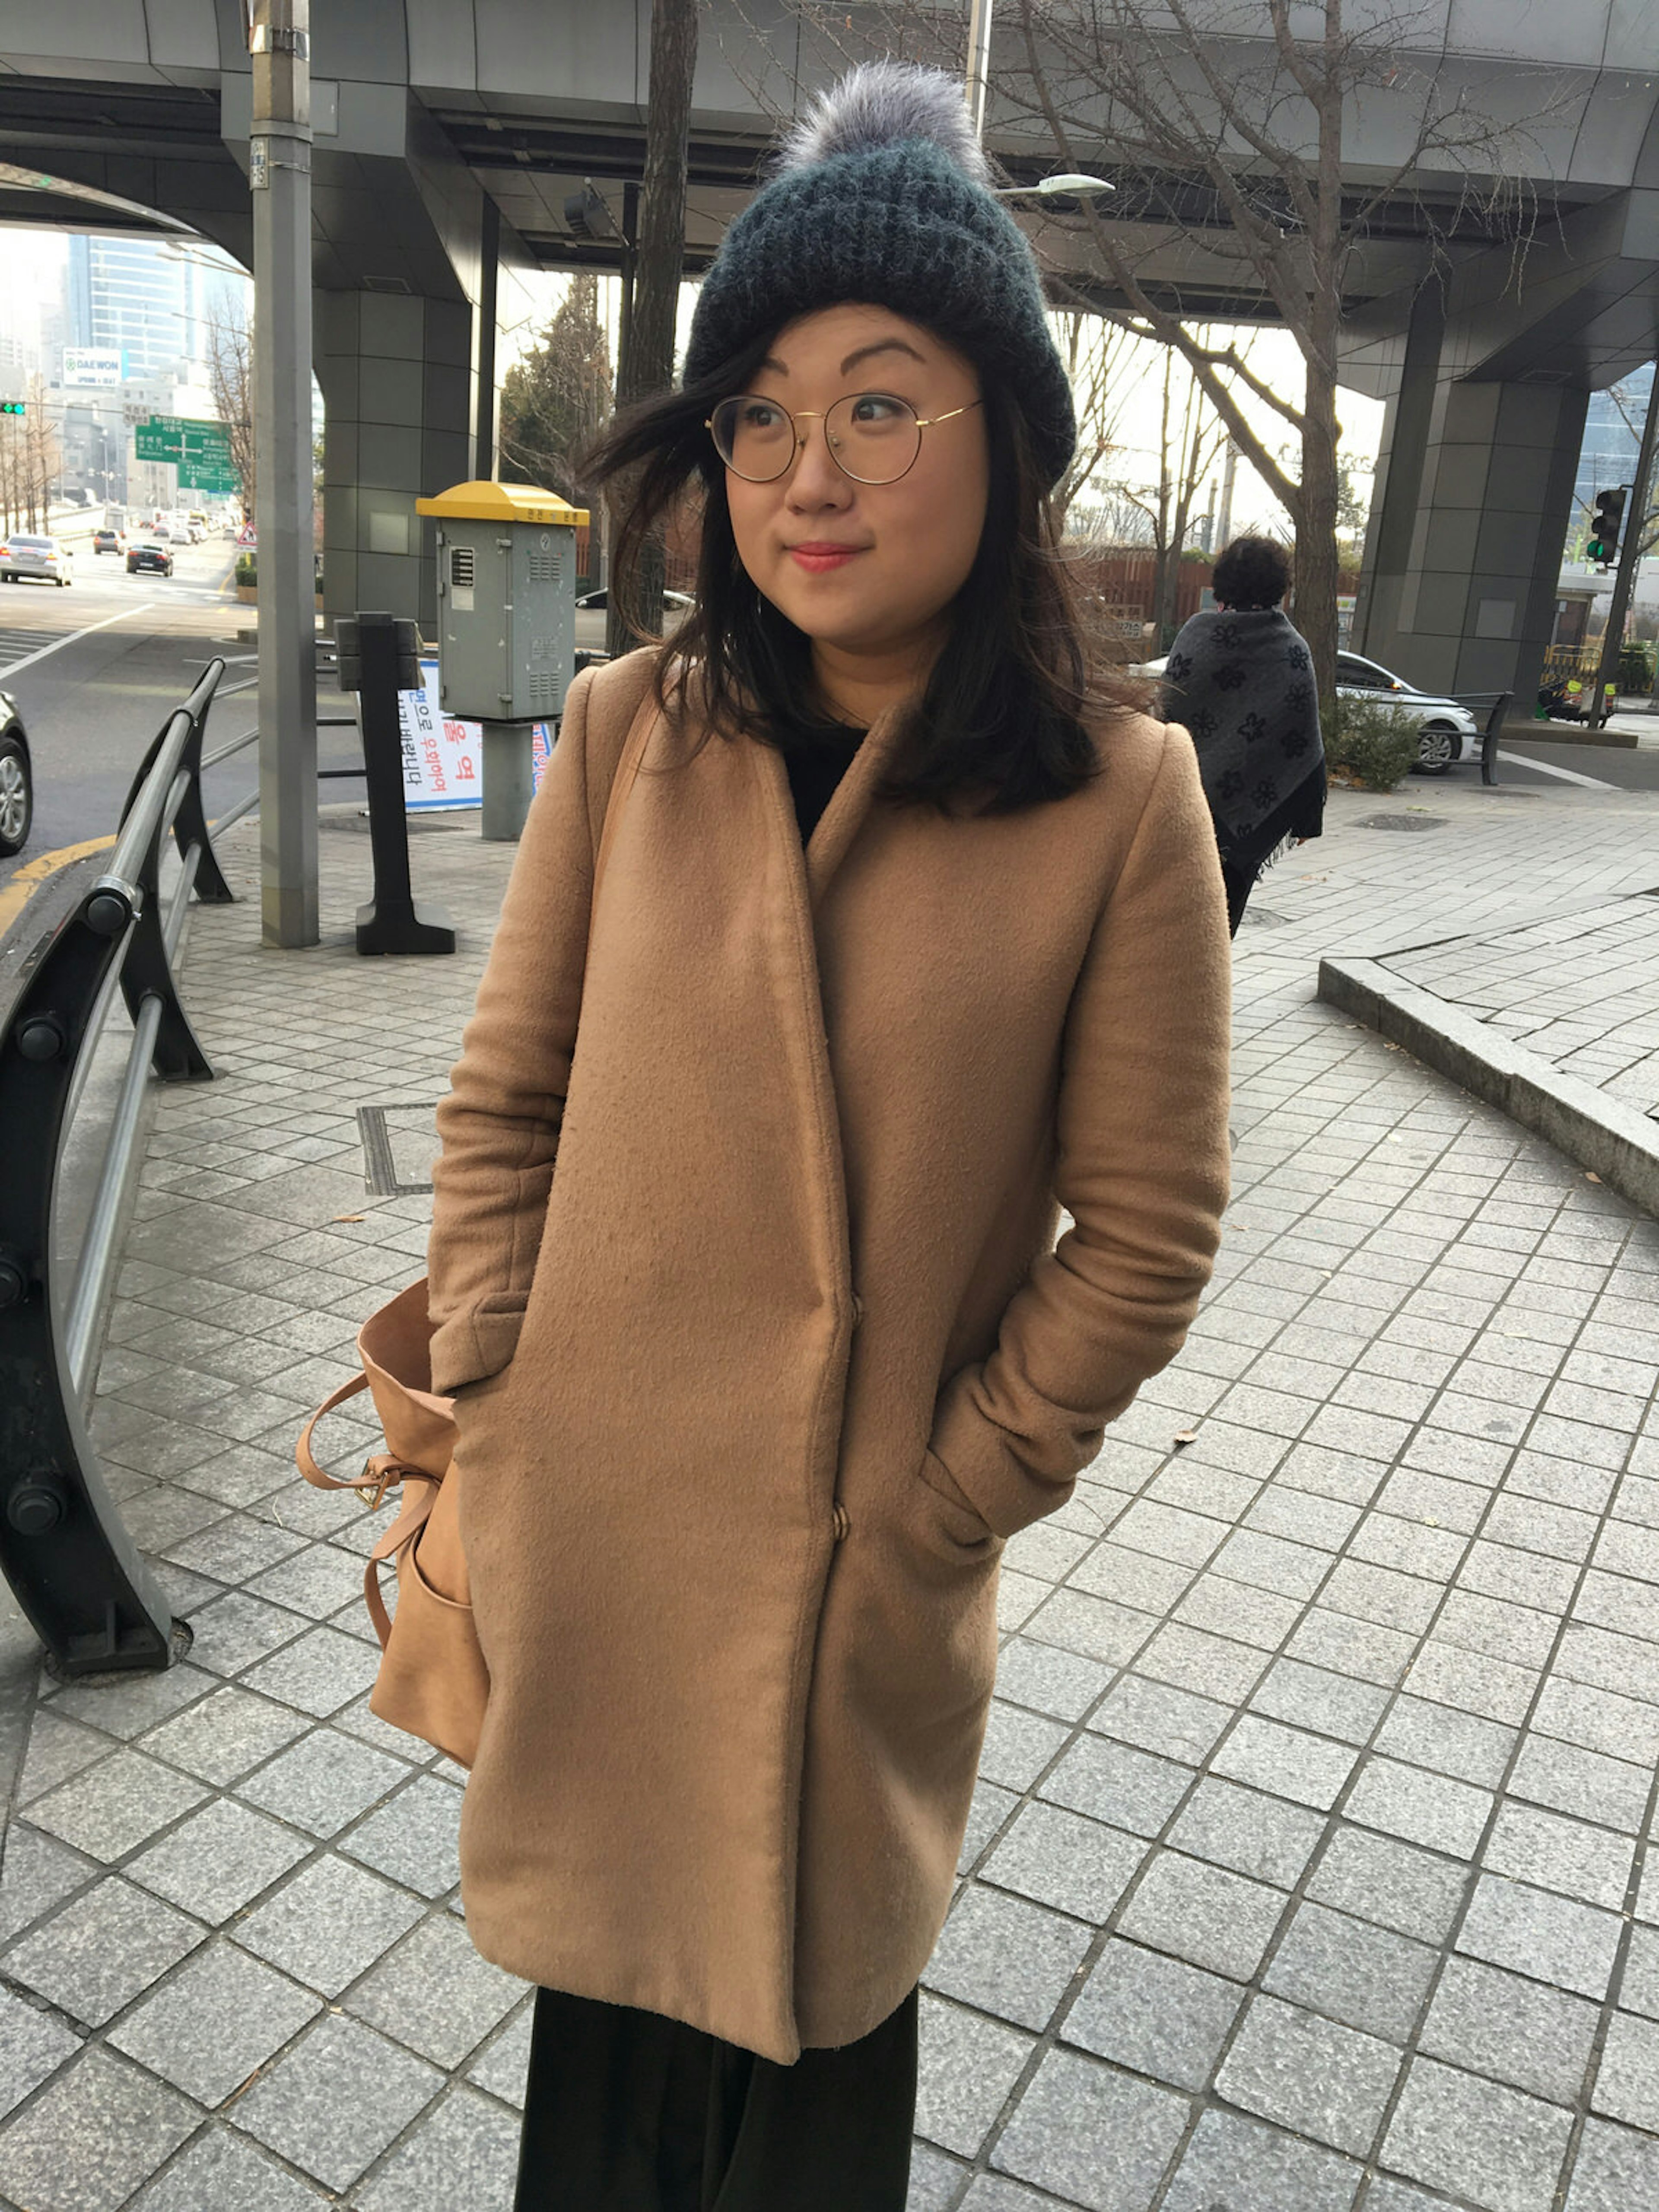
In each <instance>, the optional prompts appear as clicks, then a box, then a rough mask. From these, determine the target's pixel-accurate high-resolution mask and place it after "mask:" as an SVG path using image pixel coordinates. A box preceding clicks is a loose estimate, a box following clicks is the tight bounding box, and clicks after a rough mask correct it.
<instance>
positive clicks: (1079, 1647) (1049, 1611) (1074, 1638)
mask: <svg viewBox="0 0 1659 2212" xmlns="http://www.w3.org/2000/svg"><path fill="white" fill-rule="evenodd" d="M1023 1626H1024V1632H1025V1633H1026V1635H1028V1636H1032V1637H1035V1638H1037V1639H1038V1640H1039V1641H1040V1642H1042V1643H1044V1644H1060V1646H1061V1647H1062V1648H1063V1649H1064V1650H1067V1651H1076V1652H1080V1653H1081V1654H1082V1656H1084V1657H1085V1659H1097V1660H1101V1661H1103V1662H1105V1664H1106V1665H1108V1666H1109V1667H1127V1665H1128V1663H1129V1662H1130V1660H1131V1659H1133V1657H1134V1656H1135V1654H1136V1652H1137V1651H1139V1649H1140V1647H1141V1645H1142V1644H1144V1643H1145V1642H1146V1638H1148V1637H1149V1636H1150V1635H1151V1634H1152V1631H1153V1630H1154V1629H1155V1628H1156V1627H1157V1626H1158V1619H1157V1616H1156V1614H1154V1613H1139V1612H1137V1611H1136V1610H1134V1609H1133V1607H1129V1606H1127V1605H1113V1604H1111V1603H1110V1602H1109V1601H1108V1600H1106V1599H1104V1598H1098V1597H1091V1596H1090V1595H1089V1594H1088V1592H1087V1591H1086V1590H1074V1589H1057V1590H1056V1591H1055V1592H1054V1595H1053V1596H1052V1597H1050V1598H1047V1599H1045V1600H1044V1601H1043V1602H1042V1605H1040V1606H1039V1607H1037V1609H1036V1612H1035V1613H1033V1614H1032V1615H1031V1616H1030V1620H1027V1621H1025V1622H1024V1624H1023Z"/></svg>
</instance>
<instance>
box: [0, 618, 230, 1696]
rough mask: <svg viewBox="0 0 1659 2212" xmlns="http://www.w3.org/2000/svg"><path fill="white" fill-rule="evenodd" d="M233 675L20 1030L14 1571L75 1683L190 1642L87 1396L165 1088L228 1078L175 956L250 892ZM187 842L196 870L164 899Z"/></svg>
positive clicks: (13, 1268) (3, 1209) (12, 1174)
mask: <svg viewBox="0 0 1659 2212" xmlns="http://www.w3.org/2000/svg"><path fill="white" fill-rule="evenodd" d="M224 666H225V664H224V662H223V661H222V660H213V661H210V663H209V664H208V666H207V668H206V670H205V671H204V674H203V676H202V678H201V681H200V682H199V683H198V684H197V685H196V687H195V689H194V690H192V691H191V694H190V696H189V697H188V698H187V699H185V701H184V702H183V703H182V704H181V705H180V706H179V707H178V708H175V709H174V710H173V712H172V713H171V714H169V715H168V716H167V720H166V721H165V722H164V723H163V724H162V726H161V729H160V731H159V732H157V733H156V736H155V740H154V741H153V743H152V744H150V746H149V749H148V750H147V751H146V753H145V755H144V757H143V760H142V761H141V762H140V763H139V766H138V769H137V774H136V775H135V776H134V777H133V781H132V786H131V790H130V791H129V793H128V794H127V799H126V804H125V806H124V807H123V808H122V811H121V821H120V826H119V829H118V832H117V836H116V841H115V845H114V848H113V850H112V853H111V854H110V856H109V860H108V862H107V864H106V866H105V868H104V869H103V871H102V872H101V873H100V875H99V876H98V877H97V878H96V879H95V880H94V882H93V883H92V884H90V886H89V887H88V889H87V890H85V891H84V892H83V893H82V896H81V897H80V898H79V900H78V901H77V902H76V905H75V906H74V907H73V908H71V909H70V913H69V914H68V915H65V917H64V920H63V921H62V922H61V923H60V924H59V926H58V929H57V930H56V931H55V932H54V933H53V935H52V939H51V940H50V942H49V943H48V944H47V945H46V950H45V951H44V952H43V953H42V955H41V956H40V959H39V961H38V962H37V963H36V964H35V967H34V969H33V973H32V974H31V975H30V976H29V978H28V981H27V983H26V984H25V986H24V987H23V989H22V991H21V993H20V994H19V996H18V998H17V1000H16V1002H15V1005H14V1006H13V1007H12V1008H11V1010H10V1012H9V1015H8V1016H7V1017H6V1018H5V1020H4V1024H3V1026H0V1158H3V1159H4V1162H5V1168H4V1171H3V1173H0V1374H3V1376H5V1378H6V1385H5V1388H4V1389H0V1571H3V1572H4V1574H5V1577H6V1579H7V1581H8V1582H9V1583H10V1585H11V1588H12V1590H13V1592H14V1594H15V1596H16V1598H17V1601H18V1603H19V1605H20V1606H21V1607H22V1609H23V1612H24V1613H26V1614H27V1618H28V1620H29V1621H30V1623H31V1624H32V1626H33V1628H34V1630H35V1632H36V1633H37V1634H38V1635H39V1636H40V1640H41V1642H42V1644H45V1646H46V1655H47V1665H48V1668H49V1669H50V1670H51V1671H52V1673H54V1674H59V1675H64V1676H69V1675H78V1674H94V1673H103V1672H106V1671H126V1670H130V1669H132V1668H145V1667H149V1668H160V1667H166V1666H167V1665H169V1664H170V1663H171V1662H172V1661H173V1659H174V1658H176V1657H178V1656H179V1654H180V1652H181V1651H182V1650H185V1649H186V1648H187V1647H188V1643H189V1635H190V1632H189V1629H188V1626H187V1625H186V1624H185V1623H184V1622H182V1621H178V1620H174V1619H173V1614H172V1611H171V1608H170V1607H169V1606H168V1604H167V1598H166V1595H165V1594H164V1593H163V1591H162V1589H161V1585H160V1584H159V1583H158V1582H157V1581H156V1579H155V1576H154V1574H153V1573H152V1572H151V1571H150V1569H149V1566H148V1565H147V1564H146V1563H145V1561H144V1559H143V1556H142V1554H141V1553H140V1552H139V1550H138V1547H137V1544H136V1542H135V1541H134V1540H133V1538H132V1535H131V1532H130V1531H129V1530H128V1529H127V1528H126V1526H125V1523H124V1522H123V1521H122V1519H121V1516H120V1513H119V1511H118V1509H117V1507H116V1505H115V1503H114V1501H113V1499H112V1498H111V1496H110V1493H109V1490H108V1486H107V1485H106V1482H105V1480H104V1477H103V1473H102V1470H101V1468H100V1463H99V1460H98V1455H97V1451H96V1449H95V1447H94V1444H93V1443H92V1440H91V1437H90V1435H89V1433H88V1428H87V1424H86V1418H85V1413H84V1411H83V1406H82V1400H83V1396H84V1394H85V1390H86V1387H87V1384H88V1382H89V1381H90V1370H91V1355H92V1351H93V1347H94V1343H95V1340H96V1334H97V1320H98V1316H99V1315H100V1312H101V1310H102V1308H103V1304H104V1301H105V1297H106V1292H107V1289H108V1285H109V1283H110V1280H111V1278H112V1273H113V1268H114V1262H115V1258H116V1253H117V1249H118V1244H117V1240H118V1231H119V1228H120V1225H121V1222H122V1219H123V1218H124V1216H125V1210H126V1200H127V1196H128V1194H129V1191H130V1188H131V1178H132V1174H133V1171H134V1169H135V1166H136V1163H137V1134H138V1130H139V1127H140V1123H141V1119H142V1113H143V1099H144V1095H145V1092H146V1090H147V1088H148V1079H149V1074H150V1073H151V1072H152V1071H153V1072H154V1073H155V1074H156V1075H158V1076H160V1077H161V1079H163V1080H164V1081H179V1080H185V1081H190V1080H196V1081H200V1080H205V1079H210V1078H211V1076H212V1073H213V1070H212V1068H211V1066H210V1065H209V1062H208V1060H207V1056H206V1054H204V1052H203V1050H202V1048H201V1046H200V1044H199V1043H198V1042H197V1038H196V1035H195V1032H194V1031H193V1030H192V1029H191V1025H190V1022H189V1020H188V1018H187V1017H186V1016H185V1011H184V1008H183V1006H182V1005H181V1004H180V1002H179V993H178V988H177V985H176V983H175V981H174V978H173V952H174V950H175V948H176V946H177V943H178V939H179V930H180V928H181V927H182V925H183V921H184V909H185V904H186V902H188V901H189V900H190V899H191V897H192V896H194V897H195V898H197V899H198V900H203V901H205V902H211V903H214V904H222V903H224V902H228V900H229V899H230V898H231V896H232V894H231V890H230V888H229V885H228V884H227V883H226V882H225V879H224V877H223V875H222V873H221V872H220V868H219V864H218V861H217V860H216V858H215V856H214V852H213V845H212V840H211V836H210V832H209V829H208V824H207V819H206V815H205V813H204V808H203V803H202V765H203V763H202V741H203V737H204V732H205V730H206V726H207V718H208V713H209V709H210V707H211V705H212V703H213V699H214V696H215V693H216V690H217V689H218V684H219V679H220V678H221V676H222V674H223V673H224ZM169 835H170V836H172V838H173V843H174V845H175V847H176V848H177V851H178V856H179V864H180V875H179V884H178V886H177V889H176V890H174V891H173V893H172V895H171V897H170V900H169V901H167V902H163V900H162V897H161V865H162V856H163V854H164V851H165V848H166V845H167V838H168V836H169ZM112 981H115V982H118V985H119V987H120V990H121V993H122V994H123V996H124V998H125V1000H126V1004H127V1007H128V1010H129V1012H131V1016H132V1021H133V1032H134V1034H133V1044H132V1050H131V1054H130V1056H129V1059H128V1063H127V1068H126V1073H125V1079H124V1080H123V1082H122V1085H121V1089H120V1095H119V1098H118V1103H117V1106H116V1110H115V1115H114V1118H113V1121H112V1127H111V1131H110V1135H109V1139H108V1143H107V1146H106V1152H105V1156H104V1161H103V1165H102V1168H101V1170H100V1175H99V1179H98V1187H97V1190H96V1193H95V1194H94V1200H93V1205H92V1210H91V1214H90V1217H89V1219H88V1225H87V1229H86V1231H85V1234H84V1236H83V1237H82V1246H81V1250H80V1253H79V1255H78V1257H77V1259H76V1262H75V1265H74V1268H73V1282H72V1284H66V1283H65V1282H64V1281H63V1280H62V1279H60V1275H61V1262H60V1260H59V1257H58V1253H57V1250H56V1240H55V1238H54V1235H53V1218H52V1217H53V1198H54V1194H55V1191H56V1187H57V1183H58V1164H59V1158H60V1155H61V1152H62V1148H63V1145H64V1138H65V1135H66V1133H67V1129H68V1126H69V1123H70V1119H71V1117H72V1113H73V1109H74V1105H75V1102H76V1097H77V1095H78V1092H79V1090H80V1086H81V1083H82V1079H83V1078H84V1073H85V1066H86V1062H87V1060H88V1055H89V1054H91V1052H92V1050H93V1048H94V1045H95V1044H96V1042H97V1038H98V1034H99V1030H100V1027H101V1024H102V1018H103V1013H104V1012H105V1010H106V1008H107V1006H108V1005H109V1004H110V1002H111V998H112V993H111V989H110V985H111V983H112Z"/></svg>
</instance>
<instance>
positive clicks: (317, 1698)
mask: <svg viewBox="0 0 1659 2212" xmlns="http://www.w3.org/2000/svg"><path fill="white" fill-rule="evenodd" d="M361 1595H362V1594H361V1590H360V1589H359V1587H358V1585H357V1577H356V1575H354V1577H353V1578H352V1582H351V1585H350V1587H349V1588H348V1589H346V1590H345V1591H344V1592H343V1594H342V1596H341V1598H340V1599H339V1600H337V1601H336V1602H343V1601H344V1600H345V1599H347V1598H353V1599H358V1600H359V1601H361ZM379 1665H380V1646H379V1644H366V1643H364V1642H363V1641H362V1639H360V1638H357V1637H355V1636H343V1635H342V1634H341V1633H340V1632H339V1630H338V1629H337V1628H328V1627H323V1628H313V1629H312V1630H310V1631H309V1632H307V1634H306V1635H304V1636H301V1637H300V1638H297V1639H296V1640H295V1642H294V1643H292V1644H286V1645H284V1647H283V1650H280V1651H276V1652H273V1653H272V1654H271V1655H270V1657H269V1658H267V1659H262V1660H260V1661H259V1662H258V1664H257V1665H256V1666H252V1667H250V1668H248V1669H247V1670H246V1673H245V1674H243V1675H242V1678H241V1679H242V1681H243V1684H244V1686H246V1688H248V1689H250V1690H253V1691H257V1692H258V1693H259V1694H260V1695H261V1696H263V1697H267V1698H272V1699H276V1700H277V1701H278V1702H279V1703H280V1704H283V1705H293V1706H295V1707H296V1708H297V1709H298V1710H299V1711H301V1712H305V1713H309V1714H310V1715H311V1716H312V1717H313V1719H316V1720H326V1719H327V1718H328V1717H329V1716H330V1715H331V1714H332V1713H337V1711H339V1709H340V1707H341V1706H342V1705H345V1704H346V1703H348V1701H349V1699H352V1698H356V1697H360V1696H361V1695H362V1693H363V1692H364V1691H366V1690H368V1688H370V1687H371V1686H372V1685H373V1683H374V1676H375V1673H376V1671H377V1669H378V1668H379Z"/></svg>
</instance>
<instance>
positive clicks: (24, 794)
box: [0, 691, 34, 859]
mask: <svg viewBox="0 0 1659 2212" xmlns="http://www.w3.org/2000/svg"><path fill="white" fill-rule="evenodd" d="M33 817H34V774H33V767H32V765H31V763H30V760H29V741H28V738H27V734H26V732H25V731H24V728H23V718H22V716H21V714H19V713H18V711H17V708H16V706H15V703H14V702H13V700H12V696H11V694H10V693H9V691H0V859H9V857H10V856H11V854H14V853H21V851H22V849H23V847H24V844H25V843H26V842H27V838H28V834H29V823H31V822H32V821H33Z"/></svg>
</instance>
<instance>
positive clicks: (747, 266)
mask: <svg viewBox="0 0 1659 2212" xmlns="http://www.w3.org/2000/svg"><path fill="white" fill-rule="evenodd" d="M989 177H990V170H989V167H988V166H987V162H986V160H985V156H984V155H983V154H982V153H981V150H980V148H979V145H978V143H977V141H976V140H975V137H974V133H973V128H972V125H970V123H969V118H968V109H967V106H966V104H965V102H964V101H963V96H962V93H961V90H960V88H958V86H957V84H956V82H955V81H954V80H953V79H952V78H951V77H948V76H945V75H944V74H943V73H942V72H941V71H939V70H929V69H921V68H918V67H916V66H915V65H914V64H908V63H902V62H876V63H872V64H866V66H865V67H864V68H861V69H856V70H853V72H852V73H851V74H850V76H846V77H843V78H842V82H840V84H838V85H836V87H834V88H833V89H831V90H830V91H829V92H827V93H823V94H820V95H819V97H818V100H817V103H816V105H815V106H814V107H813V109H812V111H811V113H810V114H809V115H808V116H807V117H806V118H805V121H803V122H802V123H800V124H798V125H796V126H795V128H794V129H793V131H791V133H790V134H789V136H788V137H787V139H786V140H785V141H784V143H783V145H782V147H781V149H780V154H779V157H778V164H777V167H776V168H775V173H774V174H773V175H772V178H771V179H770V181H769V182H768V183H767V184H765V185H763V186H762V188H761V190H760V191H758V192H757V194H756V195H755V197H754V198H753V199H752V200H751V201H750V204H749V205H748V206H747V207H746V208H745V209H744V211H743V213H742V214H741V215H740V216H738V218H737V220H736V221H735V222H733V223H732V227H731V228H730V229H729V230H728V231H727V232H726V237H725V240H724V241H723V243H722V244H721V246H720V252H718V253H717V254H716V255H715V257H714V265H713V267H712V268H711V269H710V270H709V271H708V276H705V277H704V279H703V282H702V293H701V295H700V296H699V298H698V301H697V306H696V313H695V315H694V316H693V318H692V323H691V342H690V345H689V347H688V348H687V349H686V356H685V375H686V379H687V380H688V381H689V382H696V380H699V379H700V378H702V377H703V376H706V375H708V374H709V373H710V372H711V371H713V370H714V369H717V368H719V366H720V363H721V362H723V361H726V360H729V359H730V358H731V357H732V356H733V355H734V354H737V353H739V352H741V351H742V350H743V349H744V347H745V346H747V345H749V344H750V343H752V342H753V341H754V340H755V339H756V338H757V337H761V336H762V335H763V333H765V332H767V331H775V330H777V329H779V328H781V325H783V324H785V323H787V322H790V321H793V319H794V318H795V317H796V316H797V315H804V314H810V313H811V312H812V310H813V309H814V308H817V307H839V306H842V305H843V304H846V303H849V302H852V301H862V302H867V303H868V304H869V305H870V306H872V307H890V308H891V309H892V311H893V312H894V313H896V314H900V315H904V316H907V317H908V319H910V320H911V321H913V322H918V323H925V324H926V325H927V327H928V328H929V329H930V330H932V331H935V332H936V333H937V335H938V336H939V337H941V338H944V339H945V340H946V341H947V342H948V343H951V344H952V345H954V346H956V347H957V348H958V349H959V350H960V351H961V352H963V353H964V354H965V355H966V356H968V358H969V360H970V361H971V362H974V363H975V366H976V367H977V368H981V369H987V368H988V369H990V370H991V371H992V372H993V373H994V374H997V375H998V376H1000V379H1001V380H1003V381H1004V382H1005V383H1006V385H1007V386H1008V387H1009V389H1010V391H1011V392H1012V394H1013V396H1014V398H1015V401H1016V403H1017V404H1018V406H1019V407H1020V409H1021V410H1022V412H1023V413H1024V416H1025V418H1026V421H1027V422H1028V423H1029V424H1030V431H1031V438H1032V443H1033V446H1034V447H1035V450H1036V460H1037V464H1038V466H1039V467H1040V468H1041V469H1042V472H1043V475H1044V476H1045V477H1046V478H1047V480H1048V483H1050V484H1053V483H1055V482H1057V481H1058V479H1059V478H1060V477H1061V476H1062V475H1063V474H1064V473H1065V470H1066V463H1067V462H1068V461H1069V460H1070V459H1071V458H1072V450H1073V447H1074V446H1075V444H1076V442H1077V426H1076V422H1075V419H1074V417H1073V413H1072V388H1071V385H1070V383H1069V381H1068V380H1067V378H1066V370H1065V368H1064V366H1063V364H1062V362H1061V361H1060V355H1059V354H1058V352H1057V351H1056V350H1055V348H1054V340H1053V338H1052V337H1050V336H1049V333H1048V322H1047V320H1046V319H1045V317H1044V313H1043V301H1042V279H1041V278H1040V277H1039V276H1038V274H1037V266H1036V258H1035V256H1034V255H1033V254H1032V252H1031V249H1030V246H1029V245H1028V244H1027V242H1026V240H1025V237H1024V233H1023V232H1022V231H1021V230H1020V228H1019V226H1018V224H1017V223H1016V222H1014V221H1013V219H1012V216H1010V215H1009V213H1008V211H1007V210H1006V208H1005V207H1004V206H1003V205H1002V204H1001V203H1000V201H998V200H996V199H994V198H993V197H992V196H991V193H990V191H989V190H988V189H987V186H988V182H989Z"/></svg>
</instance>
